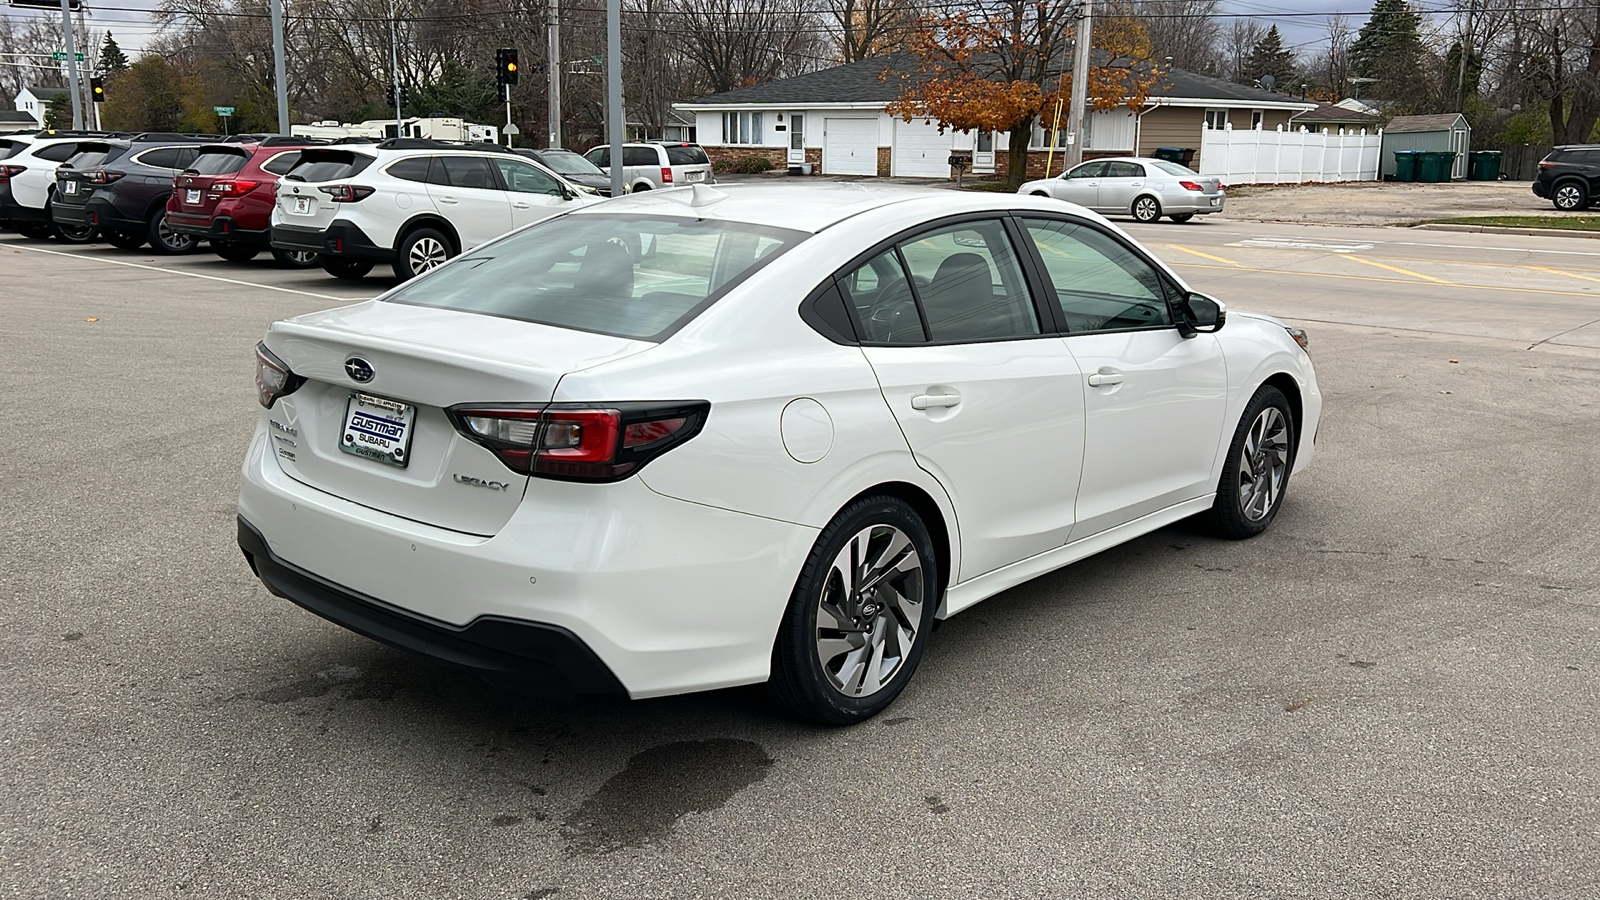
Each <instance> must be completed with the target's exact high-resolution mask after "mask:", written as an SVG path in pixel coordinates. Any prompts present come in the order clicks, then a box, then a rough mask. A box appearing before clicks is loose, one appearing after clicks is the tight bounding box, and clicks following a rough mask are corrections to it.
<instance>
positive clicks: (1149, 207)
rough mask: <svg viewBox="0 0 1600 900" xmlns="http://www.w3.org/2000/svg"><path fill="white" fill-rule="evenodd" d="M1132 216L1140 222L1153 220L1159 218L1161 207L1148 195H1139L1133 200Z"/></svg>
mask: <svg viewBox="0 0 1600 900" xmlns="http://www.w3.org/2000/svg"><path fill="white" fill-rule="evenodd" d="M1133 217H1134V218H1135V219H1138V220H1139V221H1141V222H1154V221H1155V220H1156V219H1159V218H1161V207H1159V206H1157V205H1156V201H1155V200H1153V199H1151V198H1149V197H1140V198H1139V199H1138V200H1136V201H1134V204H1133Z"/></svg>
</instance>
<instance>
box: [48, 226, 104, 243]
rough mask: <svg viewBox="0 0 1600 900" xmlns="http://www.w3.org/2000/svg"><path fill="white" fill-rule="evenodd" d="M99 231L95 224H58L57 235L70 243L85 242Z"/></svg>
mask: <svg viewBox="0 0 1600 900" xmlns="http://www.w3.org/2000/svg"><path fill="white" fill-rule="evenodd" d="M98 231H99V228H97V227H96V226H94V225H61V224H57V225H56V236H57V237H59V238H61V239H62V240H63V241H66V242H67V243H69V244H84V243H88V242H89V241H90V240H92V239H93V238H94V237H95V235H96V233H97V232H98Z"/></svg>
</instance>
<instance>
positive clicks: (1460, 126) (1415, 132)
mask: <svg viewBox="0 0 1600 900" xmlns="http://www.w3.org/2000/svg"><path fill="white" fill-rule="evenodd" d="M1471 148H1472V129H1471V128H1469V127H1468V126H1467V117H1466V116H1463V115H1462V114H1460V113H1439V114H1437V115H1431V116H1396V117H1395V118H1394V119H1393V120H1392V121H1390V122H1389V125H1388V127H1386V128H1384V129H1383V152H1382V153H1381V154H1380V155H1381V157H1382V159H1381V163H1382V165H1383V176H1382V177H1384V178H1387V177H1389V176H1391V175H1393V174H1394V154H1395V151H1396V150H1450V151H1453V152H1454V153H1455V155H1456V159H1455V163H1454V164H1453V165H1452V166H1451V167H1450V177H1451V178H1466V177H1467V151H1468V150H1470V149H1471Z"/></svg>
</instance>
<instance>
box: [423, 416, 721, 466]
mask: <svg viewBox="0 0 1600 900" xmlns="http://www.w3.org/2000/svg"><path fill="white" fill-rule="evenodd" d="M710 411H711V404H709V403H707V402H705V401H703V400H688V401H673V402H664V403H655V402H641V403H612V404H587V403H551V404H533V405H521V404H497V403H464V404H461V405H458V406H452V407H450V408H449V409H447V410H445V412H446V414H448V415H449V416H450V421H451V422H452V423H454V424H455V426H456V430H457V431H459V432H461V434H462V435H463V436H465V437H466V438H468V439H469V440H471V441H473V442H475V443H477V444H480V445H482V446H484V447H486V448H488V450H489V451H490V452H491V453H493V454H494V455H495V456H496V457H498V458H499V459H500V461H501V462H503V463H505V465H506V467H507V468H509V469H511V470H512V471H515V472H520V473H521V474H523V475H536V476H539V477H541V478H554V479H558V480H561V481H620V480H621V479H624V478H627V477H628V476H629V475H632V474H633V473H634V472H637V471H639V469H641V468H643V467H644V465H645V463H648V462H649V461H650V460H652V459H655V458H656V457H658V456H660V455H661V454H663V453H666V452H667V451H668V450H671V449H672V448H674V447H676V446H678V445H679V444H682V443H683V442H685V441H687V440H689V439H690V438H692V437H694V436H695V435H696V434H699V433H700V429H701V428H702V427H703V426H704V425H705V421H706V416H707V414H708V413H709V412H710Z"/></svg>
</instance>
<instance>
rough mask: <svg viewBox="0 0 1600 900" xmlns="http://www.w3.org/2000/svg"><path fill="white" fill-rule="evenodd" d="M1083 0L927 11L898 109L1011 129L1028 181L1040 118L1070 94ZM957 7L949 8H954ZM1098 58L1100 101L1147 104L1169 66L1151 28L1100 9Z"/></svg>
mask: <svg viewBox="0 0 1600 900" xmlns="http://www.w3.org/2000/svg"><path fill="white" fill-rule="evenodd" d="M1078 7H1079V4H1078V2H1077V0H998V2H996V0H974V2H973V3H972V5H971V6H970V8H966V9H956V10H955V11H953V12H948V11H947V12H945V13H943V14H941V15H936V16H923V17H921V18H920V19H918V21H917V24H916V27H914V28H913V29H912V31H911V34H910V36H909V37H908V39H907V41H906V46H907V49H908V51H909V52H910V54H911V57H912V59H913V60H914V66H913V67H902V68H905V69H907V70H904V71H898V72H896V71H892V70H891V71H889V72H886V73H885V78H890V79H899V80H900V81H901V91H900V97H899V99H897V100H895V101H894V102H893V103H891V104H890V105H889V114H890V115H897V116H900V117H901V118H903V119H905V120H906V121H907V122H910V121H912V120H913V119H932V120H933V121H936V122H938V123H939V125H940V127H941V128H953V129H955V130H957V131H1002V132H1006V133H1007V134H1008V135H1009V136H1010V151H1009V153H1010V157H1009V158H1010V180H1011V183H1012V184H1021V183H1022V181H1023V178H1024V173H1025V170H1026V168H1027V158H1028V143H1029V137H1030V136H1031V134H1032V130H1033V124H1034V122H1036V121H1038V120H1040V118H1041V117H1042V116H1045V115H1047V114H1048V115H1051V116H1053V114H1054V111H1055V109H1056V103H1057V101H1058V100H1060V101H1062V109H1066V108H1067V107H1066V104H1068V103H1070V102H1071V96H1072V53H1073V41H1074V39H1075V37H1076V32H1077V25H1078V17H1077V12H1078ZM947 9H950V7H947ZM1092 30H1093V36H1092V49H1093V53H1092V55H1091V57H1090V59H1091V62H1090V66H1089V85H1088V91H1087V96H1088V98H1089V99H1088V103H1087V106H1088V107H1089V108H1090V109H1091V110H1094V109H1099V110H1105V109H1114V108H1116V107H1119V106H1126V107H1128V108H1129V109H1132V110H1138V109H1139V108H1140V107H1142V106H1143V105H1144V102H1145V100H1146V99H1148V97H1149V94H1150V88H1151V87H1152V86H1154V85H1155V84H1156V82H1157V81H1158V80H1159V78H1160V76H1161V74H1162V73H1161V72H1160V71H1159V70H1158V69H1157V67H1156V61H1155V52H1154V50H1153V49H1152V48H1151V45H1150V37H1149V35H1148V34H1146V33H1145V29H1144V26H1143V25H1141V24H1139V22H1138V21H1137V20H1135V19H1133V18H1131V17H1129V16H1127V15H1123V14H1118V13H1113V14H1111V15H1106V16H1096V17H1095V20H1094V27H1093V29H1092Z"/></svg>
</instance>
